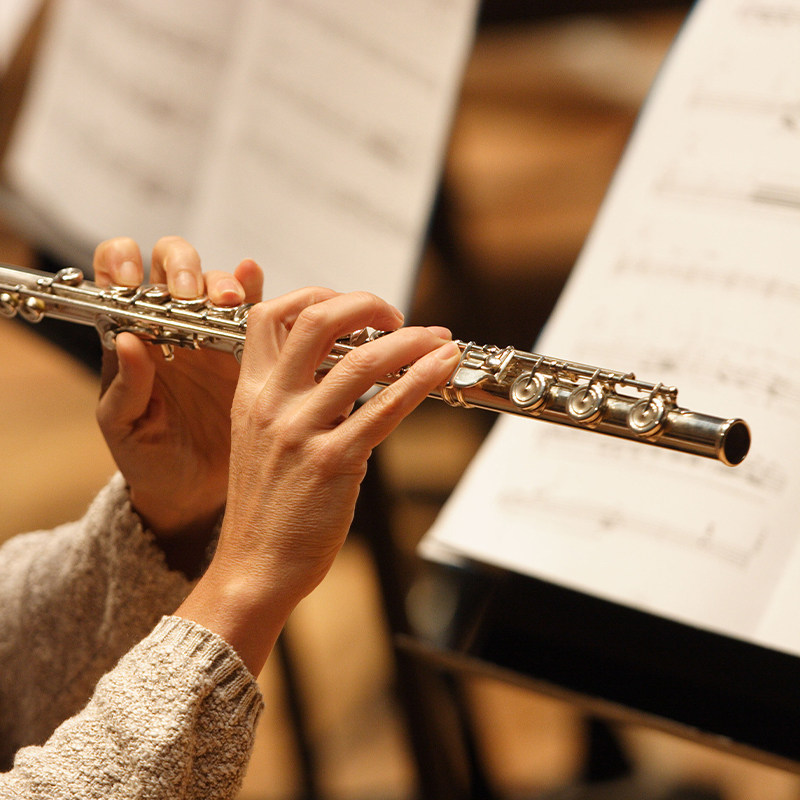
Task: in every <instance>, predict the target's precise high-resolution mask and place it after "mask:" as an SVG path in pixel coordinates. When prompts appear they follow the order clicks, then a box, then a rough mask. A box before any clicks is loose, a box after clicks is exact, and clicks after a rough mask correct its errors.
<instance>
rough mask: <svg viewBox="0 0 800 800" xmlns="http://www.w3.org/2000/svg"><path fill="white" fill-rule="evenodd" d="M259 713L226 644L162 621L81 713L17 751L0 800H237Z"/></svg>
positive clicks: (250, 685)
mask: <svg viewBox="0 0 800 800" xmlns="http://www.w3.org/2000/svg"><path fill="white" fill-rule="evenodd" d="M262 707H263V701H262V698H261V694H260V692H259V689H258V686H257V684H256V682H255V680H254V679H253V677H252V676H251V675H250V673H249V672H248V671H247V669H246V667H245V666H244V665H243V664H242V662H241V661H240V660H239V658H238V656H237V655H236V653H235V652H234V651H233V649H232V648H231V647H230V646H229V645H228V644H227V643H226V642H225V641H224V640H222V639H221V638H220V637H218V636H217V635H216V634H214V633H211V632H210V631H207V630H205V629H204V628H202V627H201V626H199V625H197V624H196V623H194V622H191V621H189V620H185V619H181V618H179V617H165V618H164V619H162V621H161V622H160V623H159V624H158V626H157V627H156V628H155V630H154V631H153V632H152V633H151V634H150V635H149V636H148V637H147V638H145V639H144V640H143V641H142V642H140V643H139V644H138V645H136V646H135V647H134V648H133V649H132V650H131V652H130V653H128V654H127V655H125V656H124V657H123V658H122V660H121V661H120V663H119V664H118V665H117V667H116V668H115V669H113V670H112V671H111V672H110V673H108V674H107V675H106V676H104V677H103V678H102V679H101V680H100V682H99V684H98V686H97V689H96V691H95V694H94V696H93V697H92V699H91V701H90V703H89V704H88V706H87V707H86V708H85V709H84V710H83V711H82V712H81V713H80V714H78V715H77V716H75V717H73V718H71V719H69V720H67V721H66V722H65V723H64V724H63V725H61V726H60V727H59V728H58V729H57V730H56V731H55V733H54V734H53V735H52V737H51V738H50V739H49V740H48V741H47V743H46V744H44V745H43V746H38V747H27V748H25V749H23V750H21V751H20V752H19V753H18V754H17V758H16V760H15V763H14V768H13V769H12V770H11V771H10V772H7V773H5V774H3V775H0V798H3V800H5V798H17V799H18V798H25V800H44V799H45V798H46V800H61V798H63V799H64V800H67V798H69V800H95V799H96V800H100V799H101V798H102V800H109V798H115V799H116V800H126V799H127V798H137V800H140V799H141V800H195V798H196V799H197V800H200V798H210V797H213V798H215V799H216V800H226V799H227V798H230V799H231V800H233V798H235V796H236V794H237V792H238V790H239V788H240V786H241V781H242V777H243V775H244V770H245V767H246V765H247V761H248V759H249V756H250V752H251V749H252V744H253V739H254V732H255V728H256V723H257V720H258V716H259V714H260V712H261V709H262Z"/></svg>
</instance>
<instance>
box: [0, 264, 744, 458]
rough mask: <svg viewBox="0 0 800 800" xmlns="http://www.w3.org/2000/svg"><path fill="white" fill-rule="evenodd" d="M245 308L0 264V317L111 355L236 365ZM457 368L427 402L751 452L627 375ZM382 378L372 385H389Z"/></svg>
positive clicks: (651, 440) (672, 394)
mask: <svg viewBox="0 0 800 800" xmlns="http://www.w3.org/2000/svg"><path fill="white" fill-rule="evenodd" d="M249 308H250V306H249V305H242V306H237V307H233V308H222V307H218V306H214V305H212V304H211V303H209V302H208V301H207V300H206V299H205V298H198V299H195V300H179V299H176V298H173V297H171V296H170V294H169V292H168V290H167V288H166V287H165V286H163V285H160V284H150V285H144V286H140V287H136V288H128V287H121V286H108V287H101V286H99V285H97V284H96V283H93V282H92V281H87V280H85V279H84V277H83V273H82V272H81V271H80V270H78V269H75V268H71V267H70V268H67V269H63V270H61V271H60V272H58V273H56V274H55V275H53V274H51V273H47V272H41V271H39V270H30V269H24V268H21V267H14V266H11V265H6V264H0V315H3V316H6V317H13V316H16V315H17V314H19V315H20V316H21V317H23V318H25V319H27V320H28V321H29V322H38V321H40V320H41V319H43V318H44V317H53V318H56V319H62V320H67V321H70V322H76V323H80V324H84V325H93V326H94V327H95V328H97V330H98V332H99V334H100V337H101V340H102V342H103V345H104V346H105V347H109V348H113V347H114V340H115V338H116V336H117V334H118V333H121V332H123V331H128V332H131V333H134V334H136V335H137V336H139V337H140V338H141V339H143V340H145V341H148V342H150V343H152V344H157V345H160V346H161V347H162V349H163V351H164V355H165V357H167V358H171V357H172V353H173V350H174V348H175V347H191V348H201V347H202V348H211V349H215V350H221V351H224V352H229V353H231V354H232V355H234V356H235V357H236V358H237V359H238V360H241V355H242V350H243V348H244V342H245V336H246V333H247V313H248V310H249ZM383 335H386V334H384V333H383V332H381V331H370V330H368V329H363V330H360V331H355V332H353V333H351V334H349V335H348V336H345V337H343V338H341V339H339V340H337V341H336V343H335V344H334V346H333V348H332V349H331V352H330V354H329V355H328V356H327V357H326V358H325V359H324V361H323V363H322V364H321V365H320V368H319V372H320V374H325V373H326V372H328V371H330V370H331V369H333V367H334V366H335V365H336V364H337V363H338V362H339V361H340V360H341V359H342V358H344V357H345V356H346V355H347V353H349V352H350V351H351V350H352V349H353V348H355V347H360V346H361V345H362V344H364V343H366V342H368V341H371V340H373V339H375V338H376V337H379V336H383ZM457 344H458V346H459V348H460V349H461V359H460V361H459V364H458V366H457V368H456V369H455V371H454V372H453V374H452V375H451V376H450V378H449V380H448V381H447V383H446V384H445V385H444V386H442V387H441V388H440V389H437V390H436V391H434V392H433V393H431V395H430V396H431V397H435V398H438V399H440V400H443V401H444V402H446V403H448V404H450V405H452V406H462V407H465V408H484V409H490V410H492V411H497V412H500V413H508V414H515V415H519V416H524V417H533V418H536V419H541V420H544V421H546V422H555V423H558V424H563V425H569V426H571V427H575V428H582V429H584V430H589V431H595V432H597V433H604V434H608V435H612V436H617V437H622V438H625V439H630V440H632V441H637V442H641V443H645V444H651V445H657V446H660V447H666V448H669V449H672V450H679V451H682V452H686V453H690V454H693V455H699V456H704V457H706V458H712V459H717V460H719V461H722V462H723V463H725V464H727V465H729V466H735V465H737V464H740V463H741V462H742V461H743V460H744V458H745V456H746V455H747V452H748V450H749V447H750V431H749V428H748V426H747V424H746V423H745V422H744V421H743V420H741V419H724V418H719V417H713V416H708V415H706V414H699V413H696V412H694V411H690V410H688V409H686V408H681V407H680V406H678V404H677V395H678V391H677V389H676V388H675V387H674V386H664V385H663V384H661V383H657V384H652V383H647V382H645V381H640V380H637V379H636V377H635V376H634V375H633V374H632V373H623V372H616V371H613V370H608V369H603V368H598V367H593V366H589V365H586V364H579V363H575V362H571V361H564V360H561V359H556V358H551V357H549V356H543V355H539V354H537V353H528V352H523V351H520V350H516V349H514V348H512V347H507V348H499V347H494V346H491V345H484V346H478V345H476V344H474V343H465V342H457ZM403 372H404V370H400V371H399V372H398V373H396V374H392V375H387V376H385V378H384V379H383V380H381V381H379V384H380V385H388V384H390V383H392V382H394V381H395V380H397V379H398V378H399V377H400V376H401V375H402V373H403Z"/></svg>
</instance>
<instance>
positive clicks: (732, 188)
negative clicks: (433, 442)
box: [422, 0, 800, 654]
mask: <svg viewBox="0 0 800 800" xmlns="http://www.w3.org/2000/svg"><path fill="white" fill-rule="evenodd" d="M798 35H800V2H798V0H778V1H776V2H762V1H759V0H702V1H701V3H700V4H699V5H698V6H697V7H696V8H695V10H694V11H693V13H692V15H691V17H690V20H689V22H688V23H687V25H686V26H685V27H684V30H683V31H682V32H681V35H680V36H679V38H678V41H677V43H676V45H675V46H674V47H673V49H672V51H671V53H670V55H669V56H668V59H667V61H666V63H665V65H664V67H663V68H662V71H661V74H660V76H659V78H658V79H657V81H656V85H655V87H654V89H653V91H652V93H651V97H650V99H649V100H648V103H647V106H646V109H645V112H644V114H643V116H642V118H641V119H640V121H639V123H638V124H637V128H636V131H635V133H634V136H633V138H632V140H631V143H630V144H629V147H628V150H627V152H626V154H625V157H624V159H623V162H622V164H621V166H620V169H619V170H618V172H617V175H616V176H615V178H614V181H613V183H612V186H611V188H610V190H609V193H608V196H607V198H606V201H605V202H604V205H603V207H602V209H601V213H600V216H599V218H598V220H597V222H596V224H595V226H594V229H593V232H592V234H591V236H590V237H589V240H588V241H587V244H586V247H585V249H584V252H583V253H582V255H581V258H580V259H579V263H578V265H577V266H576V269H575V272H574V274H573V276H572V277H571V279H570V282H569V285H568V287H567V290H566V291H565V294H564V296H563V297H562V299H561V300H560V302H559V305H558V307H557V309H556V312H555V314H554V316H553V318H552V319H551V320H550V322H549V323H548V326H547V328H546V330H545V332H544V334H543V336H542V339H541V340H540V342H538V343H537V347H536V350H537V352H541V353H546V354H548V355H552V356H557V357H561V358H567V359H569V360H574V361H580V362H583V363H588V364H595V365H597V366H603V367H608V368H612V369H619V370H621V371H623V372H625V371H628V370H634V371H635V372H636V374H637V376H638V377H640V378H642V379H644V380H648V381H652V382H658V381H663V382H664V383H667V384H674V385H676V386H678V387H679V390H680V394H679V398H678V399H679V403H680V404H681V405H684V406H686V407H688V408H691V409H692V410H695V411H699V412H703V413H708V414H713V415H716V416H721V417H728V416H740V417H742V418H744V419H746V420H747V421H748V423H749V424H750V426H751V429H752V434H753V445H752V449H751V452H750V455H749V456H748V458H747V459H746V461H745V462H744V464H743V465H742V466H740V467H737V468H733V469H732V468H729V467H725V466H723V465H721V464H717V463H714V462H709V461H706V460H704V459H699V458H694V457H691V456H687V455H684V454H680V453H672V452H667V451H662V450H659V449H657V448H650V447H646V446H642V445H638V444H634V443H629V442H623V441H617V440H612V439H610V438H606V437H603V436H598V435H593V434H587V433H585V432H582V431H574V430H570V429H562V428H558V427H556V426H552V425H545V424H543V423H539V422H535V421H530V420H525V419H516V418H505V419H502V420H500V421H499V422H498V424H497V426H496V427H495V429H494V430H493V432H492V435H491V436H490V438H489V440H488V441H487V443H486V445H485V446H484V448H483V450H482V451H481V453H480V454H479V455H478V457H477V458H476V460H475V461H474V463H473V464H472V465H471V468H470V470H469V471H468V473H467V475H466V476H465V478H464V480H463V481H462V483H461V485H460V486H459V487H458V488H457V490H456V492H455V493H454V496H453V497H452V498H451V501H450V502H449V504H448V505H447V506H446V508H445V510H444V512H443V513H442V515H441V516H440V518H439V520H438V521H437V523H436V525H435V526H434V528H433V529H432V531H431V532H430V533H429V534H428V536H427V538H426V539H425V540H424V541H423V545H422V550H423V552H427V553H429V554H430V555H432V556H435V555H436V554H437V553H439V554H440V555H441V554H442V553H444V554H447V553H450V554H455V555H463V556H468V557H472V558H476V559H478V560H481V561H485V562H489V563H494V564H498V565H500V566H503V567H506V568H509V569H513V570H516V571H518V572H523V573H526V574H530V575H534V576H538V577H543V578H545V579H548V580H553V581H555V582H558V583H562V584H564V585H566V586H569V587H571V588H576V589H578V590H582V591H587V592H589V593H592V594H597V595H599V596H602V597H606V598H608V599H611V600H615V601H618V602H622V603H625V604H629V605H633V606H635V607H638V608H642V609H644V610H647V611H651V612H654V613H657V614H663V615H665V616H668V617H672V618H675V619H678V620H680V621H683V622H687V623H689V624H691V625H695V626H699V627H704V628H708V629H711V630H716V631H719V632H722V633H725V634H728V635H732V636H735V637H741V638H744V639H747V640H750V641H754V642H757V643H760V644H766V645H768V646H771V647H776V648H779V649H784V650H787V651H789V652H792V653H795V654H800V590H799V589H798V588H797V587H800V552H798V542H797V540H798V530H799V529H800V485H798V484H799V481H800V458H798V452H799V451H800V414H798V412H800V347H798V342H800V277H798V270H797V258H798V253H800V160H799V159H798V153H800V78H798V76H799V75H800V69H798V67H800V63H799V62H800V49H799V48H798V47H797V41H798Z"/></svg>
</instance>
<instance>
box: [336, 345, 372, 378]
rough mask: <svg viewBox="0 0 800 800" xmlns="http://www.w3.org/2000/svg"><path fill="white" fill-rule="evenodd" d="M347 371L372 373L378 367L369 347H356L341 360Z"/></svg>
mask: <svg viewBox="0 0 800 800" xmlns="http://www.w3.org/2000/svg"><path fill="white" fill-rule="evenodd" d="M343 363H344V364H345V365H346V366H347V368H348V370H349V371H352V372H357V373H360V374H363V373H369V372H372V371H373V370H374V369H376V367H377V365H378V359H377V357H376V356H375V354H374V352H373V350H372V349H370V348H369V347H357V348H355V349H354V350H351V351H350V352H349V353H348V354H347V355H346V356H345V357H344V359H343Z"/></svg>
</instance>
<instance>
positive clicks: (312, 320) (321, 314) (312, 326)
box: [294, 303, 330, 332]
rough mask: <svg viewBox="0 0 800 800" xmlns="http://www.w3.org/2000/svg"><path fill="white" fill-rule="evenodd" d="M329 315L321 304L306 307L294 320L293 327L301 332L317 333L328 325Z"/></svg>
mask: <svg viewBox="0 0 800 800" xmlns="http://www.w3.org/2000/svg"><path fill="white" fill-rule="evenodd" d="M329 320H330V313H329V311H328V309H327V308H326V307H325V306H324V305H323V304H321V303H315V304H314V305H310V306H306V307H305V308H304V309H303V310H302V311H301V312H300V313H299V314H298V315H297V319H296V320H295V323H294V327H295V328H299V329H300V330H301V331H309V332H313V331H318V330H320V329H323V328H325V327H326V326H327V325H328V324H329Z"/></svg>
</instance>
